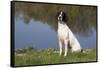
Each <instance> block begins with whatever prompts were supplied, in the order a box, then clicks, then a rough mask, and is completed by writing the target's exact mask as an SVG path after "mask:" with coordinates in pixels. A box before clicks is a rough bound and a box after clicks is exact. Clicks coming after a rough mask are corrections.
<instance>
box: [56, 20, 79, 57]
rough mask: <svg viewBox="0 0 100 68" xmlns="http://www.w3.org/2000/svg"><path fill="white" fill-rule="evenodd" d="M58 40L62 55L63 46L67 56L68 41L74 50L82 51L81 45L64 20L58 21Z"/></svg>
mask: <svg viewBox="0 0 100 68" xmlns="http://www.w3.org/2000/svg"><path fill="white" fill-rule="evenodd" d="M58 40H59V48H60V55H61V54H62V51H63V47H64V49H65V53H64V56H67V52H68V42H69V45H70V47H71V51H72V52H76V51H81V46H80V43H79V42H78V40H77V39H76V37H75V36H74V34H73V33H72V31H71V30H70V29H69V27H68V26H67V25H66V24H64V22H61V21H58Z"/></svg>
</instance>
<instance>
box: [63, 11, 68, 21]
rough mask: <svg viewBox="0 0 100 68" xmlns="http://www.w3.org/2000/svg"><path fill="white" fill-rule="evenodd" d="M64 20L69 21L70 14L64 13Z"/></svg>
mask: <svg viewBox="0 0 100 68" xmlns="http://www.w3.org/2000/svg"><path fill="white" fill-rule="evenodd" d="M63 21H64V22H68V15H67V13H65V12H64V13H63Z"/></svg>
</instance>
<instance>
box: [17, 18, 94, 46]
mask: <svg viewBox="0 0 100 68" xmlns="http://www.w3.org/2000/svg"><path fill="white" fill-rule="evenodd" d="M24 22H25V21H24V19H22V18H20V17H19V18H18V19H16V20H15V27H16V30H15V48H25V47H29V46H33V47H36V48H58V39H57V32H56V31H54V30H53V29H52V28H51V27H50V26H49V25H48V24H46V23H45V24H43V23H42V22H41V21H34V20H33V19H30V21H29V22H30V23H29V24H25V23H24ZM75 35H76V37H77V38H78V40H79V42H80V44H81V46H82V47H83V48H96V32H95V29H93V31H92V34H91V35H89V36H83V35H81V34H78V33H77V34H75Z"/></svg>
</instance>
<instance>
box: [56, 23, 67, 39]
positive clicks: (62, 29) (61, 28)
mask: <svg viewBox="0 0 100 68" xmlns="http://www.w3.org/2000/svg"><path fill="white" fill-rule="evenodd" d="M68 32H69V31H68V27H67V25H66V24H62V23H58V36H59V37H60V38H66V37H68Z"/></svg>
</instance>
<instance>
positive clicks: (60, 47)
mask: <svg viewBox="0 0 100 68" xmlns="http://www.w3.org/2000/svg"><path fill="white" fill-rule="evenodd" d="M59 50H60V51H59V54H60V56H61V55H62V42H61V40H60V39H59Z"/></svg>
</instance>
